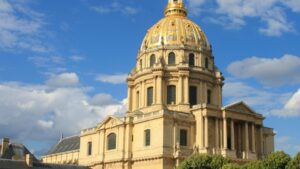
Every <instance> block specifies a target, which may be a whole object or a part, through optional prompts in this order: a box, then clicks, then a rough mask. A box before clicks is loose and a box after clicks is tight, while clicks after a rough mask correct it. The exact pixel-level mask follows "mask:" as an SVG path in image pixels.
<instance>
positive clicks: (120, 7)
mask: <svg viewBox="0 0 300 169" xmlns="http://www.w3.org/2000/svg"><path fill="white" fill-rule="evenodd" d="M90 9H91V10H93V11H95V12H98V13H101V14H106V13H113V12H119V13H122V14H126V15H135V14H136V13H137V12H138V10H137V9H136V8H134V7H132V6H128V5H124V4H121V3H119V2H116V1H115V2H113V3H111V4H110V5H108V6H103V5H97V6H91V7H90Z"/></svg>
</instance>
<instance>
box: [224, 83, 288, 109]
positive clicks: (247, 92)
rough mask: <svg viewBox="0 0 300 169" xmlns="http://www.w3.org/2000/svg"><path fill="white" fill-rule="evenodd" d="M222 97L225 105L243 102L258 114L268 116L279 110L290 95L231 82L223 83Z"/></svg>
mask: <svg viewBox="0 0 300 169" xmlns="http://www.w3.org/2000/svg"><path fill="white" fill-rule="evenodd" d="M223 95H224V98H225V100H226V104H230V103H233V102H239V101H244V102H246V104H249V105H250V106H251V107H253V108H254V109H255V110H256V111H258V112H259V113H263V114H264V115H269V114H271V113H272V112H273V111H274V110H277V109H281V108H282V107H283V106H284V104H285V103H286V102H287V101H288V99H289V98H290V97H291V95H292V94H291V93H277V92H273V91H267V90H262V89H257V88H254V87H251V86H249V85H247V84H245V83H243V82H237V81H234V80H233V81H229V82H226V83H225V85H224V87H223ZM274 98H276V99H274Z"/></svg>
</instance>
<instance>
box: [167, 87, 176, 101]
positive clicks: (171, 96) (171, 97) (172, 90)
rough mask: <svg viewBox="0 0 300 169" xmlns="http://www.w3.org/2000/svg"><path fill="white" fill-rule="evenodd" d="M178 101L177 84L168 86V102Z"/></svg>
mask: <svg viewBox="0 0 300 169" xmlns="http://www.w3.org/2000/svg"><path fill="white" fill-rule="evenodd" d="M172 103H174V104H175V103H176V86H168V88H167V104H172Z"/></svg>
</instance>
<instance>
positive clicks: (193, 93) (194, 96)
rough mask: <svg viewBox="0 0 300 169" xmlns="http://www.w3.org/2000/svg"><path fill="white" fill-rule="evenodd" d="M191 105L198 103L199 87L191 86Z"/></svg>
mask: <svg viewBox="0 0 300 169" xmlns="http://www.w3.org/2000/svg"><path fill="white" fill-rule="evenodd" d="M189 94H190V105H191V107H192V106H194V105H196V104H197V87H195V86H190V92H189Z"/></svg>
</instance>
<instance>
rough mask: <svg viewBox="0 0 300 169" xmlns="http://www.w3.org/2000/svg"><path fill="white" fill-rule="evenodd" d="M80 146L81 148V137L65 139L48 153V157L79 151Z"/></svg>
mask: <svg viewBox="0 0 300 169" xmlns="http://www.w3.org/2000/svg"><path fill="white" fill-rule="evenodd" d="M79 146H80V137H79V136H72V137H67V138H63V139H62V140H60V141H59V142H58V143H57V144H56V145H55V146H53V147H52V148H51V149H50V150H49V151H48V152H47V154H46V155H51V154H57V153H62V152H67V151H74V150H79Z"/></svg>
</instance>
